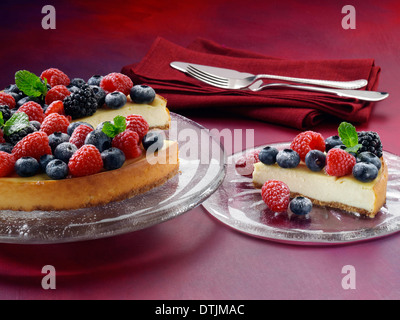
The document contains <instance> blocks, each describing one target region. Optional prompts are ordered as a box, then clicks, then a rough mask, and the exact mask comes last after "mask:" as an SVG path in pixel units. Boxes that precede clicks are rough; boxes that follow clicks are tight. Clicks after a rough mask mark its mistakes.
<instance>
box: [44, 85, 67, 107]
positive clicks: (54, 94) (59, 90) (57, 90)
mask: <svg viewBox="0 0 400 320" xmlns="http://www.w3.org/2000/svg"><path fill="white" fill-rule="evenodd" d="M70 94H71V92H70V91H69V90H68V89H67V87H66V86H64V85H57V86H54V87H53V88H51V89H50V90H49V91H48V92H47V94H46V97H45V102H46V104H47V105H50V104H51V103H52V102H54V101H57V100H61V101H62V100H64V99H65V98H66V97H68V96H69V95H70Z"/></svg>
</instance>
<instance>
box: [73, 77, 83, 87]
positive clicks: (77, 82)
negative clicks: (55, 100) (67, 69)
mask: <svg viewBox="0 0 400 320" xmlns="http://www.w3.org/2000/svg"><path fill="white" fill-rule="evenodd" d="M85 84H86V81H85V80H83V79H82V78H74V79H72V80H71V82H70V86H73V87H78V88H82V87H83V86H84V85H85Z"/></svg>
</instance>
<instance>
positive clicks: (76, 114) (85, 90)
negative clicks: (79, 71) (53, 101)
mask: <svg viewBox="0 0 400 320" xmlns="http://www.w3.org/2000/svg"><path fill="white" fill-rule="evenodd" d="M63 102H64V110H65V113H66V114H67V115H69V116H71V117H72V119H77V118H83V117H89V116H91V115H93V114H94V113H95V112H96V111H97V106H98V102H97V99H96V96H95V94H94V92H93V90H92V88H91V87H90V86H89V85H87V84H85V85H83V86H82V87H81V88H80V89H79V90H76V91H75V92H73V93H71V95H69V96H67V97H66V98H65V99H64V101H63Z"/></svg>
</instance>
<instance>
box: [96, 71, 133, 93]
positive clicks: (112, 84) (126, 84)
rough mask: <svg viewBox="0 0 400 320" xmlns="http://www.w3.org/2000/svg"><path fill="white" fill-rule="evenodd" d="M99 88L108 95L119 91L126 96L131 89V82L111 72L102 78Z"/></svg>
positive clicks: (123, 76)
mask: <svg viewBox="0 0 400 320" xmlns="http://www.w3.org/2000/svg"><path fill="white" fill-rule="evenodd" d="M100 87H101V88H102V89H103V90H104V91H106V92H108V93H109V92H114V91H120V92H122V93H123V94H125V95H126V96H127V95H128V94H129V92H130V90H131V88H132V87H133V82H132V80H131V79H130V78H129V77H128V76H126V75H124V74H122V73H117V72H113V73H109V74H108V75H106V76H105V77H103V79H102V80H101V82H100Z"/></svg>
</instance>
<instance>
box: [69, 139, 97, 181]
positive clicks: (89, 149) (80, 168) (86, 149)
mask: <svg viewBox="0 0 400 320" xmlns="http://www.w3.org/2000/svg"><path fill="white" fill-rule="evenodd" d="M68 168H69V172H70V173H71V175H73V176H75V177H83V176H88V175H91V174H95V173H98V172H100V170H101V169H102V168H103V160H102V159H101V154H100V152H99V150H98V149H97V148H96V147H95V146H93V145H90V144H85V145H83V146H82V147H81V148H79V149H78V150H77V151H76V152H75V153H74V154H73V156H72V157H71V159H70V160H69V162H68Z"/></svg>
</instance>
